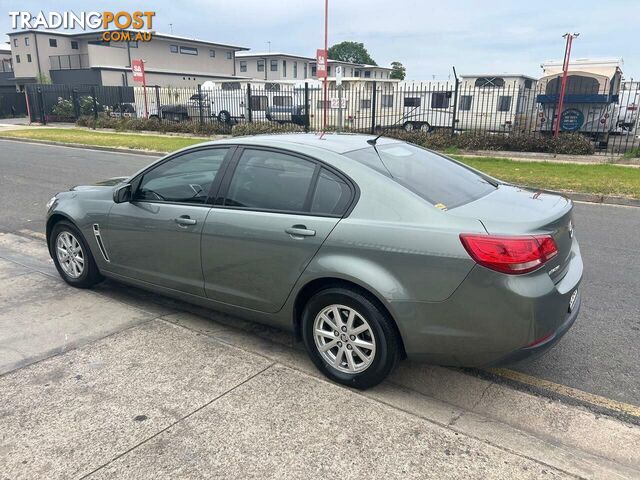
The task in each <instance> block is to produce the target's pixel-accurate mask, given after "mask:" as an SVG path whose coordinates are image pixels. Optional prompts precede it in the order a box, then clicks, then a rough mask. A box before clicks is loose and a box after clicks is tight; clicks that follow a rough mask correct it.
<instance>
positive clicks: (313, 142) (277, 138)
mask: <svg viewBox="0 0 640 480" xmlns="http://www.w3.org/2000/svg"><path fill="white" fill-rule="evenodd" d="M374 138H376V137H375V136H374V135H362V134H352V133H325V134H324V135H321V134H319V133H280V134H270V135H250V136H246V137H233V138H227V139H224V140H219V141H216V142H212V143H215V144H221V143H232V144H243V145H262V146H275V147H282V146H283V145H287V146H296V145H300V146H309V147H315V148H322V149H325V150H329V151H332V152H335V153H345V152H350V151H352V150H359V149H361V148H367V147H371V145H370V144H368V143H367V140H371V139H374ZM398 142H399V140H395V139H393V138H387V137H380V139H379V140H378V141H377V142H376V145H386V144H390V143H398Z"/></svg>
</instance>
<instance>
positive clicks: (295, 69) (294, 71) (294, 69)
mask: <svg viewBox="0 0 640 480" xmlns="http://www.w3.org/2000/svg"><path fill="white" fill-rule="evenodd" d="M293 78H298V62H293Z"/></svg>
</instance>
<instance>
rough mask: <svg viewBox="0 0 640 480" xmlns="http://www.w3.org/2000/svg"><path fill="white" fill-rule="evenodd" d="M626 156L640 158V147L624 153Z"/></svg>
mask: <svg viewBox="0 0 640 480" xmlns="http://www.w3.org/2000/svg"><path fill="white" fill-rule="evenodd" d="M624 158H640V147H634V148H632V149H631V150H629V151H628V152H627V153H625V154H624Z"/></svg>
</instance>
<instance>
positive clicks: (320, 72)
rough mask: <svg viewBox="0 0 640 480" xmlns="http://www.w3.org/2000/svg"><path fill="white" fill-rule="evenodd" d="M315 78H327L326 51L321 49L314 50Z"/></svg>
mask: <svg viewBox="0 0 640 480" xmlns="http://www.w3.org/2000/svg"><path fill="white" fill-rule="evenodd" d="M316 76H317V77H318V78H327V51H326V50H324V49H322V48H319V49H318V50H316Z"/></svg>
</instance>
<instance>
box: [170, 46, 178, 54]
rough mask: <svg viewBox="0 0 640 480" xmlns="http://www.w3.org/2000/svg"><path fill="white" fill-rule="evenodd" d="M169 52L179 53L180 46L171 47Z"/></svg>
mask: <svg viewBox="0 0 640 480" xmlns="http://www.w3.org/2000/svg"><path fill="white" fill-rule="evenodd" d="M169 51H170V52H171V53H178V45H169Z"/></svg>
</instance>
